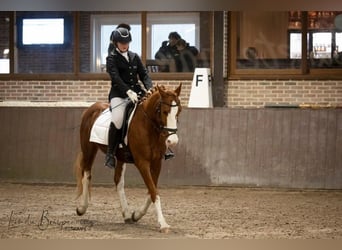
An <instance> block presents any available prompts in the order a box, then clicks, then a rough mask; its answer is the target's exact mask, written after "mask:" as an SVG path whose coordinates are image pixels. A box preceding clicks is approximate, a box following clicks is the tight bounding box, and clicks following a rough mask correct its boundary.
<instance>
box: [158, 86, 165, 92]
mask: <svg viewBox="0 0 342 250" xmlns="http://www.w3.org/2000/svg"><path fill="white" fill-rule="evenodd" d="M157 89H158V92H159V93H160V94H163V93H164V92H165V91H164V88H163V86H159V84H157Z"/></svg>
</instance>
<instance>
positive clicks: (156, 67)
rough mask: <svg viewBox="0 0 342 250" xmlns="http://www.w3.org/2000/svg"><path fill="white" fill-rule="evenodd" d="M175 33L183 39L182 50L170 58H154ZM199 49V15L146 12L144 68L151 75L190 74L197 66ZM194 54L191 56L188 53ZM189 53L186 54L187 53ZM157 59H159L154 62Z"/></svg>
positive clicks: (176, 51) (175, 52)
mask: <svg viewBox="0 0 342 250" xmlns="http://www.w3.org/2000/svg"><path fill="white" fill-rule="evenodd" d="M171 32H177V33H178V34H179V35H180V36H181V38H182V39H184V40H185V42H186V44H187V45H186V46H187V47H188V48H189V50H188V48H187V49H185V50H181V49H178V50H175V51H174V52H172V56H171V57H169V56H167V55H165V56H164V54H163V55H162V57H161V58H156V57H155V55H156V53H157V51H158V50H159V48H160V47H162V46H163V45H162V44H164V47H166V44H167V43H168V42H169V39H168V37H169V34H170V33H171ZM198 48H200V14H199V13H187V12H184V13H179V12H178V13H149V14H148V15H147V48H146V51H147V59H148V60H147V66H148V67H149V69H150V71H152V72H160V71H163V72H170V71H171V72H173V71H178V72H189V71H193V70H194V67H196V66H197V65H198ZM191 50H193V51H194V53H192V52H191ZM188 52H189V53H188ZM156 59H158V60H156Z"/></svg>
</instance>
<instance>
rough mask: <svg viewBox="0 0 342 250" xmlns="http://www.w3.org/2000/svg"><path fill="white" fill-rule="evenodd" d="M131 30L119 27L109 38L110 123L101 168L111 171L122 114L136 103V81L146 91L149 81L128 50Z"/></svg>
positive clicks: (114, 163) (138, 87)
mask: <svg viewBox="0 0 342 250" xmlns="http://www.w3.org/2000/svg"><path fill="white" fill-rule="evenodd" d="M130 29H131V27H130V26H129V25H128V24H124V23H123V24H119V25H118V26H117V27H116V29H115V30H114V31H113V32H112V34H111V36H110V40H111V43H110V45H109V48H108V56H107V62H106V69H107V72H108V74H109V75H110V78H111V89H110V92H109V96H108V98H109V101H110V106H111V112H112V121H111V123H110V127H109V133H108V149H107V154H106V159H105V166H107V167H109V168H115V165H116V158H115V152H116V148H117V146H118V144H119V142H120V139H121V133H122V124H123V118H124V112H125V109H126V106H127V105H128V102H127V101H126V99H127V97H128V98H129V100H130V101H132V102H133V103H136V102H137V101H138V95H140V94H141V93H142V92H143V90H142V89H141V87H140V85H139V83H138V80H140V81H141V82H142V83H143V85H144V86H145V88H146V89H147V90H148V89H150V88H151V87H152V80H151V78H150V77H149V75H148V72H147V70H146V68H145V66H144V65H143V64H142V61H141V59H140V57H139V56H138V54H136V53H134V52H132V51H130V50H129V43H130V42H131V41H132V36H131V33H130Z"/></svg>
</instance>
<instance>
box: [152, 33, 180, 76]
mask: <svg viewBox="0 0 342 250" xmlns="http://www.w3.org/2000/svg"><path fill="white" fill-rule="evenodd" d="M168 38H169V40H168V41H164V42H162V45H161V47H160V48H159V50H158V51H157V53H156V54H155V56H154V57H155V59H157V60H161V61H163V60H164V62H161V63H160V68H159V70H160V71H163V72H169V71H174V70H172V68H173V67H172V66H173V65H172V64H174V63H175V62H174V60H175V56H176V55H177V54H178V51H177V48H176V43H177V41H178V40H179V39H181V36H180V35H179V34H178V33H177V32H176V31H174V32H171V33H170V34H169V37H168Z"/></svg>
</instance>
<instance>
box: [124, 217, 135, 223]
mask: <svg viewBox="0 0 342 250" xmlns="http://www.w3.org/2000/svg"><path fill="white" fill-rule="evenodd" d="M125 223H126V224H133V223H134V221H133V220H132V219H131V218H128V219H125Z"/></svg>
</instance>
